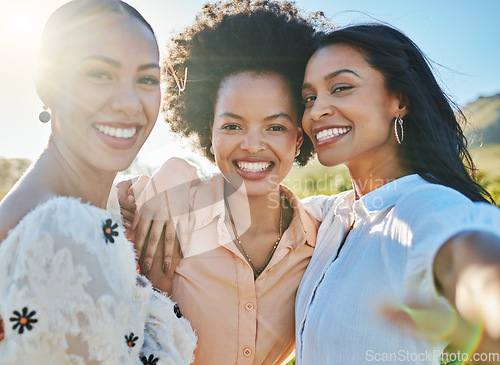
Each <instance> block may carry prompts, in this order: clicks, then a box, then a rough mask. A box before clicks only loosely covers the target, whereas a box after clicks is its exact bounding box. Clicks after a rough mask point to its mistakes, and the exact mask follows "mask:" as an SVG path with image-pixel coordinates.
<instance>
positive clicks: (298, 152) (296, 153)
mask: <svg viewBox="0 0 500 365" xmlns="http://www.w3.org/2000/svg"><path fill="white" fill-rule="evenodd" d="M298 155H300V147H297V149H296V150H295V157H297V156H298Z"/></svg>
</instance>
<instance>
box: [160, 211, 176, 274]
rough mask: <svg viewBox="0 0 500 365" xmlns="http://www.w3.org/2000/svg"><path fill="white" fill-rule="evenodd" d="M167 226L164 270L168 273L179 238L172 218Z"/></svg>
mask: <svg viewBox="0 0 500 365" xmlns="http://www.w3.org/2000/svg"><path fill="white" fill-rule="evenodd" d="M165 224H166V228H165V240H164V248H163V272H164V273H165V274H168V271H169V269H170V267H171V265H172V257H173V255H174V250H175V246H176V244H177V245H178V240H176V232H175V225H174V222H173V221H172V220H169V221H167V222H166V223H165Z"/></svg>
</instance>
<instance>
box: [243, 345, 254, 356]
mask: <svg viewBox="0 0 500 365" xmlns="http://www.w3.org/2000/svg"><path fill="white" fill-rule="evenodd" d="M243 355H245V357H249V356H251V355H252V350H251V349H249V348H248V347H247V348H246V349H244V350H243Z"/></svg>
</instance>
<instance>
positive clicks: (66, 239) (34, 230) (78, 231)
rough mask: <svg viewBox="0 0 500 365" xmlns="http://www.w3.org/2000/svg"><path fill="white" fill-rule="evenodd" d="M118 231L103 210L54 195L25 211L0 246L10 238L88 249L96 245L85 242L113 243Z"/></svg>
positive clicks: (27, 243)
mask: <svg viewBox="0 0 500 365" xmlns="http://www.w3.org/2000/svg"><path fill="white" fill-rule="evenodd" d="M121 230H122V229H121V227H119V226H118V224H117V223H116V222H115V221H114V220H113V219H111V218H110V215H109V213H108V212H107V211H105V210H103V209H100V208H97V207H94V206H92V205H90V204H85V203H82V202H81V201H80V200H79V199H76V198H73V197H55V198H52V199H50V200H48V201H46V202H44V203H42V204H39V205H38V206H37V207H35V208H34V209H33V210H32V211H30V212H29V213H28V214H26V215H25V216H24V217H23V218H22V219H21V221H20V222H19V223H18V224H17V225H16V226H15V227H14V228H13V229H12V230H11V231H10V232H9V234H8V236H7V238H6V239H5V240H4V242H3V243H2V246H3V245H4V244H8V243H9V242H11V241H12V242H15V244H16V245H21V246H26V245H30V244H36V242H37V241H38V242H49V241H50V242H54V243H57V244H61V245H66V246H67V245H68V244H71V243H81V244H84V245H82V246H86V247H89V248H90V247H92V246H96V245H87V244H85V243H87V242H100V241H104V242H105V243H108V242H114V240H115V239H116V237H117V236H118V235H119V233H120V231H121ZM121 233H122V236H124V235H123V232H121ZM44 237H45V238H44ZM47 237H51V239H50V240H49V239H46V238H47ZM42 238H44V239H42Z"/></svg>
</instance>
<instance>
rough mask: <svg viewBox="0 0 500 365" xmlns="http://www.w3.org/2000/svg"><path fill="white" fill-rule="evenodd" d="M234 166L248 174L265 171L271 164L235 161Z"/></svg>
mask: <svg viewBox="0 0 500 365" xmlns="http://www.w3.org/2000/svg"><path fill="white" fill-rule="evenodd" d="M236 165H237V166H238V168H240V169H242V170H244V171H249V172H260V171H264V170H267V169H268V168H270V167H271V165H272V163H271V162H246V161H237V162H236Z"/></svg>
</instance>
